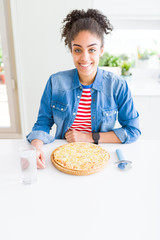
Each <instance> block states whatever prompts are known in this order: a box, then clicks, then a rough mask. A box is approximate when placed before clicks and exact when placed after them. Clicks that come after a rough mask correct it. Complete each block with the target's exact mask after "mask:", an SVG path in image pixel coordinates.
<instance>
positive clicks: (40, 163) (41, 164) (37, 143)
mask: <svg viewBox="0 0 160 240" xmlns="http://www.w3.org/2000/svg"><path fill="white" fill-rule="evenodd" d="M31 145H32V146H34V147H35V148H36V159H37V168H45V155H44V153H43V151H42V150H41V147H42V146H43V142H42V141H41V140H39V139H34V140H32V142H31Z"/></svg>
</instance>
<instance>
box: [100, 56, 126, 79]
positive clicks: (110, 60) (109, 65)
mask: <svg viewBox="0 0 160 240" xmlns="http://www.w3.org/2000/svg"><path fill="white" fill-rule="evenodd" d="M99 67H100V68H101V69H104V70H106V71H110V72H113V73H115V74H117V75H121V59H120V58H119V56H115V55H111V54H109V53H108V52H105V53H104V54H103V56H102V57H101V58H100V60H99Z"/></svg>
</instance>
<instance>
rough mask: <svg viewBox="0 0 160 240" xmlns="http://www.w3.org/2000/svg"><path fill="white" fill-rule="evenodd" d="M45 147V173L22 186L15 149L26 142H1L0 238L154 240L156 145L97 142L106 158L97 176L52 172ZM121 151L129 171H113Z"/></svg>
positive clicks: (159, 167) (159, 235)
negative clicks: (108, 159) (130, 162)
mask: <svg viewBox="0 0 160 240" xmlns="http://www.w3.org/2000/svg"><path fill="white" fill-rule="evenodd" d="M64 143H66V141H63V140H57V141H55V142H53V143H51V144H48V145H45V146H44V147H43V150H44V152H45V154H46V156H47V159H46V169H43V170H38V182H37V183H34V184H32V185H27V186H26V185H23V184H22V183H21V181H20V165H19V158H18V154H17V149H18V148H19V146H22V145H23V144H27V142H26V141H25V140H0V161H1V167H0V193H1V196H0V226H1V231H0V239H3V240H13V239H16V240H22V239H23V240H28V239H31V240H32V239H34V240H35V239H38V240H41V239H43V240H44V239H46V240H53V239H56V240H64V239H66V240H72V239H74V240H75V239H76V240H82V239H83V240H90V239H92V240H97V239H100V240H106V239H109V240H117V239H118V240H135V239H136V240H143V239H145V240H151V239H154V240H159V239H160V230H159V224H160V157H159V148H160V141H143V140H139V141H137V142H136V143H133V144H126V145H123V144H101V146H102V147H104V148H106V149H107V150H108V151H109V153H110V155H111V159H110V161H109V164H108V165H107V166H106V168H105V169H103V170H102V171H101V172H99V173H96V174H93V175H89V176H72V175H68V174H65V173H62V172H60V171H58V170H57V169H55V167H54V166H53V165H52V163H51V161H50V154H51V152H52V151H53V150H54V149H55V148H56V147H58V146H60V145H62V144H64ZM116 148H121V149H122V150H123V152H124V154H125V156H126V158H127V159H129V160H131V161H133V168H132V169H130V170H129V171H128V172H127V171H126V172H122V171H121V170H118V169H117V168H116V167H115V164H114V162H115V161H117V156H116V153H115V150H116Z"/></svg>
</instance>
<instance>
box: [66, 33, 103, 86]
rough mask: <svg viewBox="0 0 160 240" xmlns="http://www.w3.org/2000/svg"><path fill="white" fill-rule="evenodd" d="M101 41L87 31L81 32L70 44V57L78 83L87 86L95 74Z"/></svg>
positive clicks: (100, 50)
mask: <svg viewBox="0 0 160 240" xmlns="http://www.w3.org/2000/svg"><path fill="white" fill-rule="evenodd" d="M101 45H102V42H101V39H100V38H98V37H97V35H96V34H93V33H91V32H89V31H87V30H84V31H81V32H79V33H78V35H77V36H76V37H75V38H74V40H73V41H72V42H71V47H72V57H73V62H74V65H75V67H76V68H77V70H78V74H79V78H80V82H81V83H82V84H84V85H89V84H91V83H92V82H93V81H94V78H95V76H96V73H97V67H98V63H99V58H100V56H101V55H102V53H103V47H102V46H101Z"/></svg>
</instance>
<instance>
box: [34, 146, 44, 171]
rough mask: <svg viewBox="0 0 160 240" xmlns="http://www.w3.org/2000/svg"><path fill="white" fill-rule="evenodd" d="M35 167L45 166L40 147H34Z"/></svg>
mask: <svg viewBox="0 0 160 240" xmlns="http://www.w3.org/2000/svg"><path fill="white" fill-rule="evenodd" d="M36 159H37V168H45V155H44V153H43V151H42V150H41V149H36Z"/></svg>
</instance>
